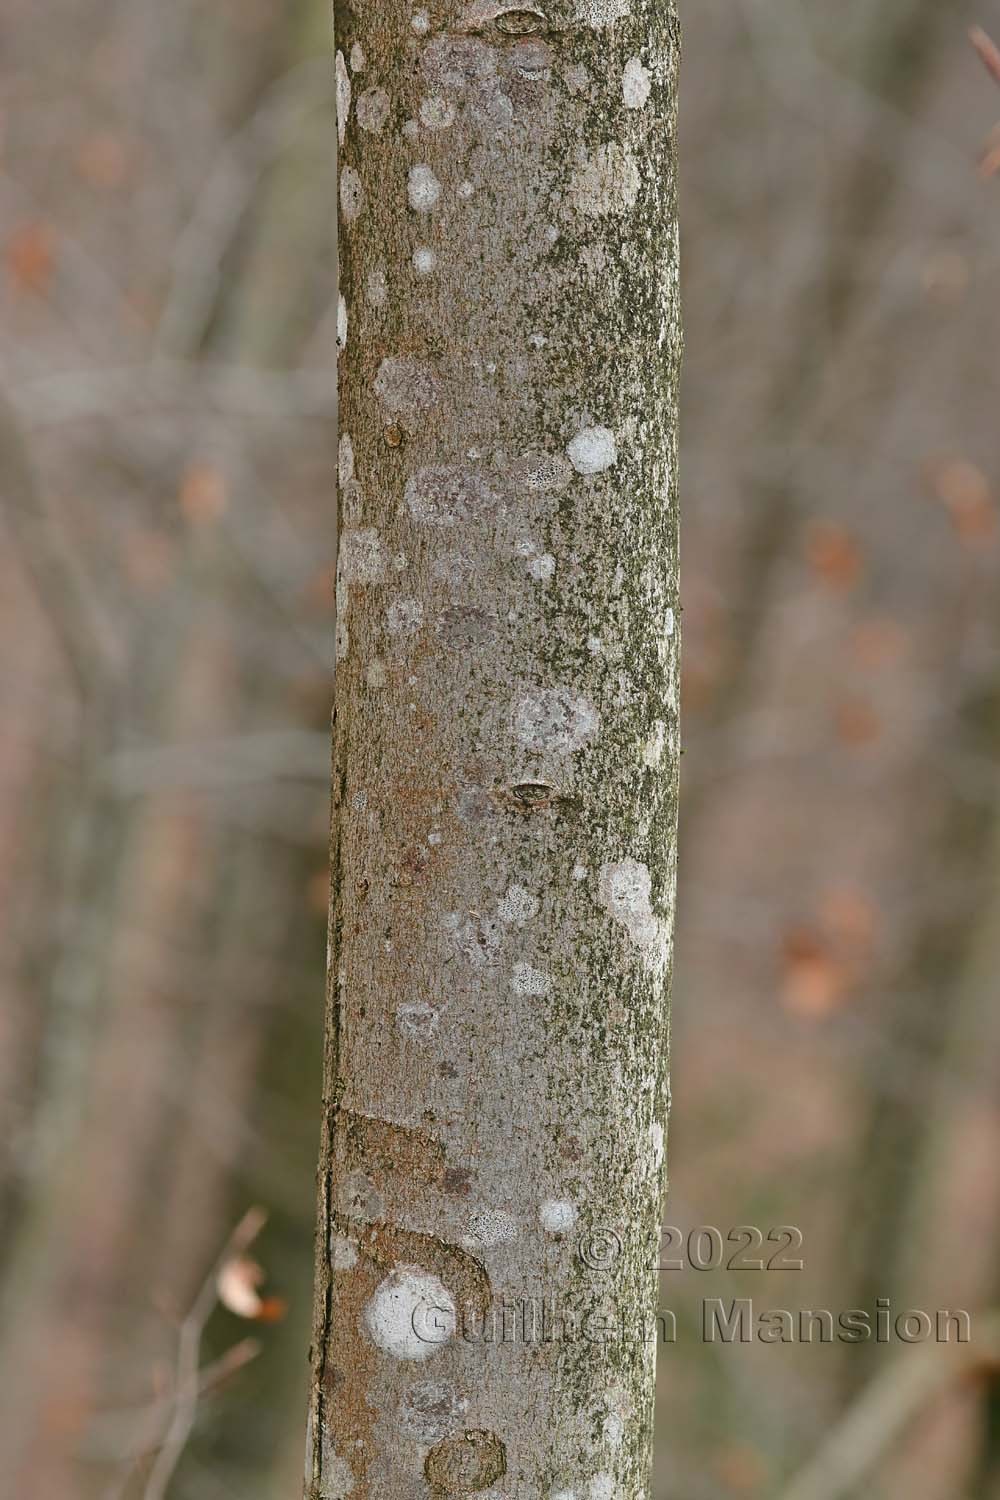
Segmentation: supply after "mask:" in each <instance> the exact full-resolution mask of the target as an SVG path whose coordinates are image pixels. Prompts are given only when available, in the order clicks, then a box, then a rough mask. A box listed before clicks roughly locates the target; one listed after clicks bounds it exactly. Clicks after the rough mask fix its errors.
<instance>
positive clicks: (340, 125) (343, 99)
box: [334, 52, 351, 145]
mask: <svg viewBox="0 0 1000 1500" xmlns="http://www.w3.org/2000/svg"><path fill="white" fill-rule="evenodd" d="M334 72H335V74H336V77H337V140H338V141H339V142H340V144H341V145H343V144H344V135H345V133H346V131H347V120H348V116H349V115H350V113H351V75H350V74H349V73H348V71H347V64H346V62H345V61H344V54H343V53H342V52H338V53H337V57H336V61H335V63H334Z"/></svg>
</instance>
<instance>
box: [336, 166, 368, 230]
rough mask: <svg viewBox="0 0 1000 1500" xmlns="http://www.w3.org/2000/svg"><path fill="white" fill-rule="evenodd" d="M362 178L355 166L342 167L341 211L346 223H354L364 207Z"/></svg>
mask: <svg viewBox="0 0 1000 1500" xmlns="http://www.w3.org/2000/svg"><path fill="white" fill-rule="evenodd" d="M364 201H365V193H364V188H363V187H362V186H361V178H360V177H359V176H358V174H357V172H356V171H355V170H354V168H353V167H341V169H340V213H341V217H342V219H343V221H344V223H345V224H353V223H354V221H355V219H356V218H357V217H358V215H359V214H360V212H361V210H362V208H363V207H364Z"/></svg>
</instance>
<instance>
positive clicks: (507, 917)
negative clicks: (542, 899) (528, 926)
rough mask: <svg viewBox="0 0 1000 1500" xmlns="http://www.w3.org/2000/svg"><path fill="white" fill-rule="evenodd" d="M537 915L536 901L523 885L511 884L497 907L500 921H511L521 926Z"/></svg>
mask: <svg viewBox="0 0 1000 1500" xmlns="http://www.w3.org/2000/svg"><path fill="white" fill-rule="evenodd" d="M537 915H538V901H537V900H536V898H535V897H534V896H533V895H532V894H531V892H530V891H526V890H525V888H524V886H523V885H512V886H511V887H510V888H509V889H508V891H507V893H506V895H505V896H504V897H503V898H502V900H501V902H500V905H499V906H498V907H497V916H498V917H499V918H500V920H501V922H513V923H514V925H515V926H517V927H521V926H523V924H524V923H525V922H530V921H531V919H532V917H537Z"/></svg>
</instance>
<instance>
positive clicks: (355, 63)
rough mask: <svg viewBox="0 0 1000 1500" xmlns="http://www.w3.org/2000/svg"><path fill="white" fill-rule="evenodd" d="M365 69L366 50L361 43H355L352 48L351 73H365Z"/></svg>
mask: <svg viewBox="0 0 1000 1500" xmlns="http://www.w3.org/2000/svg"><path fill="white" fill-rule="evenodd" d="M364 67H365V49H364V47H362V45H361V43H360V42H355V43H354V46H353V47H352V48H351V72H352V73H363V72H364Z"/></svg>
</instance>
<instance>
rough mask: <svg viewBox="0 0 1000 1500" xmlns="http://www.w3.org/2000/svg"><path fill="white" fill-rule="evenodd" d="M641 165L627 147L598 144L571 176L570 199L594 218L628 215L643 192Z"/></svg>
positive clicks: (613, 143)
mask: <svg viewBox="0 0 1000 1500" xmlns="http://www.w3.org/2000/svg"><path fill="white" fill-rule="evenodd" d="M639 181H640V179H639V164H638V162H637V161H636V159H635V157H634V156H633V155H632V152H631V151H630V150H629V149H628V147H627V146H620V145H619V144H618V143H617V142H615V141H611V142H609V143H608V144H606V145H604V146H598V148H597V150H596V151H595V152H594V154H593V155H592V156H590V157H588V158H587V160H586V161H584V162H581V164H580V166H578V167H577V169H576V171H575V172H574V173H573V175H572V177H571V178H570V184H569V196H570V202H571V203H572V205H573V207H574V208H575V209H576V210H577V212H578V213H581V214H587V215H589V216H590V217H591V218H601V217H603V216H605V215H608V214H611V215H616V214H624V213H627V212H628V210H629V209H630V208H631V207H632V205H633V203H634V202H635V200H636V198H637V197H638V195H639Z"/></svg>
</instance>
